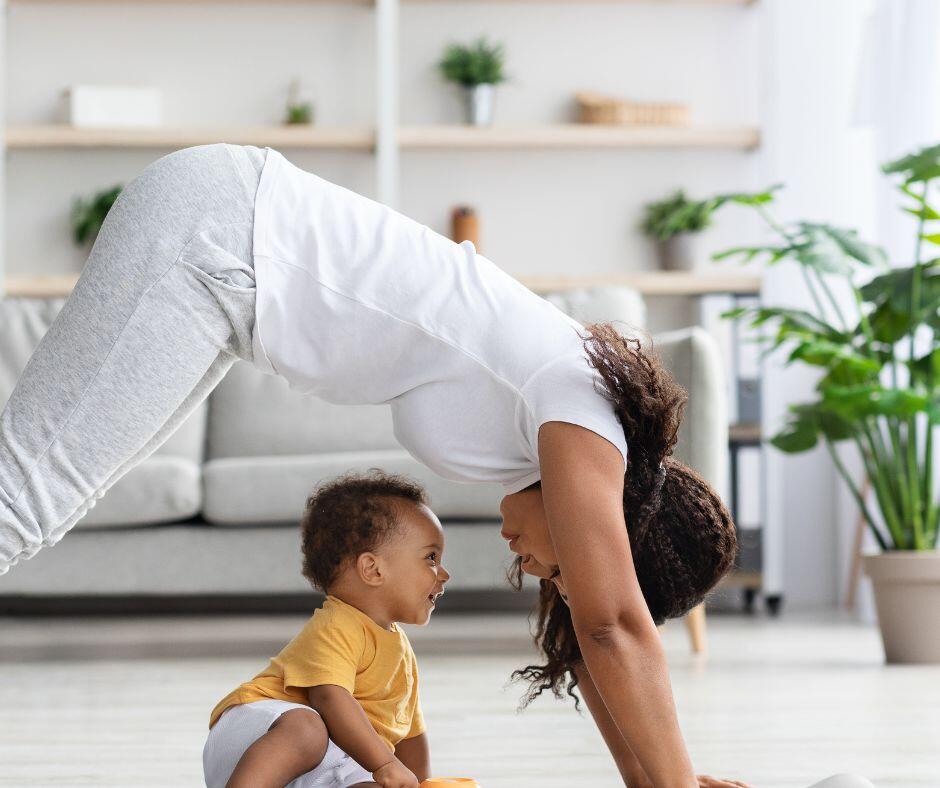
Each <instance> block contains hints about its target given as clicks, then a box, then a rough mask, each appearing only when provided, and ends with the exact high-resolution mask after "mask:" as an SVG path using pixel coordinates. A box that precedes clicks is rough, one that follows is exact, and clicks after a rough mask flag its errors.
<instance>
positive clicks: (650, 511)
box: [509, 323, 737, 708]
mask: <svg viewBox="0 0 940 788" xmlns="http://www.w3.org/2000/svg"><path fill="white" fill-rule="evenodd" d="M586 330H587V336H586V337H585V338H584V343H585V350H586V352H587V356H588V359H589V361H590V363H591V366H593V367H594V368H595V369H596V370H597V372H598V373H599V374H600V377H601V379H602V381H603V387H604V393H605V394H606V396H607V397H608V398H609V399H610V400H611V401H612V402H613V405H614V410H615V412H616V414H617V418H618V419H619V421H620V423H621V424H622V425H623V432H624V436H625V437H626V442H627V469H626V474H625V477H624V491H623V513H624V518H625V520H626V524H627V533H628V535H629V538H630V551H631V553H632V555H633V565H634V567H635V569H636V575H637V579H638V580H639V584H640V588H641V589H642V591H643V597H644V598H645V600H646V604H647V606H648V607H649V611H650V615H651V616H652V618H653V621H654V622H655V623H656V625H657V626H658V625H659V624H662V623H663V622H664V621H665V620H666V619H669V618H676V617H678V616H682V615H684V614H685V613H687V612H688V611H689V610H691V609H692V608H693V607H695V606H696V605H698V604H699V603H700V602H701V601H702V600H703V599H704V597H705V595H706V593H707V592H708V591H709V590H710V589H711V588H713V587H714V585H715V584H716V583H717V582H718V581H719V580H720V579H721V578H722V577H723V576H724V574H725V573H726V572H727V571H728V570H729V569H730V568H731V566H732V565H733V563H734V560H735V557H736V555H737V537H736V535H735V527H734V522H733V521H732V519H731V515H730V514H729V512H728V509H727V508H726V507H725V505H724V503H723V502H722V500H721V497H720V496H719V495H718V493H716V492H715V490H713V489H712V487H711V486H710V485H709V484H708V482H706V481H705V480H704V479H703V478H702V477H701V476H700V475H699V474H698V473H696V472H695V471H694V470H692V469H691V468H689V467H687V466H685V465H683V464H682V463H680V462H679V461H678V460H676V459H674V458H673V457H672V456H671V454H672V451H673V449H674V448H675V445H676V441H677V440H678V432H679V425H680V423H681V421H682V413H683V409H684V408H685V405H686V402H687V401H688V394H687V393H686V391H685V389H683V388H682V387H681V386H680V385H679V384H678V383H676V381H675V380H674V379H673V377H672V376H671V375H670V374H669V372H668V371H667V370H666V369H665V368H664V367H663V365H662V361H661V360H660V359H659V358H658V356H656V355H653V354H652V353H651V352H649V351H647V350H643V348H642V347H641V344H640V340H639V339H636V338H628V337H626V336H623V335H622V334H621V333H620V332H619V331H618V330H617V329H616V328H614V326H613V325H611V324H610V323H600V324H595V325H590V326H587V327H586ZM509 581H510V583H511V584H512V585H513V587H515V588H516V590H521V588H522V559H521V558H517V559H516V560H515V561H514V562H513V566H512V567H511V569H510V576H509ZM539 585H540V592H539V602H538V624H537V627H536V632H535V635H534V637H535V642H536V644H537V645H538V646H539V648H540V650H541V652H542V653H543V655H544V657H545V659H546V663H545V664H544V665H529V666H527V667H525V668H523V669H521V670H517V671H514V672H513V674H512V679H513V680H518V679H520V678H522V679H526V680H528V681H529V682H530V686H529V690H528V692H527V693H526V695H525V696H524V698H523V700H522V705H521V708H524V707H525V706H528V704H529V703H531V702H532V701H533V700H535V698H537V697H538V696H539V695H541V694H542V692H543V691H545V690H547V689H550V690H551V691H552V693H553V694H554V695H555V697H556V698H559V699H561V698H562V692H563V691H567V693H568V695H570V696H571V697H572V698H574V700H575V708H578V698H577V696H576V695H575V694H574V693H573V692H572V690H573V689H574V688H575V687H576V686H577V684H578V677H577V674H576V673H575V668H576V667H579V666H581V664H582V658H581V649H580V647H579V646H578V640H577V637H576V636H575V631H574V625H573V623H572V620H571V612H570V610H569V609H568V604H567V603H566V602H565V601H564V600H563V599H562V597H561V594H560V592H559V591H558V588H557V587H556V586H555V584H554V583H553V582H552V581H551V580H540V581H539Z"/></svg>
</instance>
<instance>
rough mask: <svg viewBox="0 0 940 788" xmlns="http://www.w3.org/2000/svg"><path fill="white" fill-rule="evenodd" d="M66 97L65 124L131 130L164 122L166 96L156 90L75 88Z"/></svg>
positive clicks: (119, 86) (90, 86)
mask: <svg viewBox="0 0 940 788" xmlns="http://www.w3.org/2000/svg"><path fill="white" fill-rule="evenodd" d="M65 96H66V121H67V122H68V123H71V124H72V125H73V126H83V127H91V128H128V127H141V126H159V125H161V124H162V123H163V95H162V93H161V92H160V90H158V89H157V88H148V87H135V86H122V85H72V86H71V87H69V88H67V89H66V91H65Z"/></svg>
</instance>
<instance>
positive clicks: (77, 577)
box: [0, 288, 728, 612]
mask: <svg viewBox="0 0 940 788" xmlns="http://www.w3.org/2000/svg"><path fill="white" fill-rule="evenodd" d="M550 298H551V300H553V301H554V302H555V303H556V305H558V306H559V307H560V308H562V309H565V310H566V311H568V312H569V313H570V314H572V315H573V316H574V317H576V318H577V319H579V320H582V321H584V322H588V321H590V320H596V319H623V320H626V321H627V322H628V323H630V324H633V325H641V324H642V323H643V318H644V313H643V305H642V300H641V299H639V297H638V296H637V294H636V293H634V292H633V291H630V290H627V289H624V288H619V289H617V288H607V289H599V290H595V291H582V292H580V293H567V294H559V295H555V296H552V297H550ZM62 303H63V300H62V299H16V298H11V299H6V300H0V402H4V403H5V402H6V400H7V398H8V397H9V394H10V392H11V391H12V389H13V386H14V385H15V383H16V380H17V377H18V376H19V374H20V373H21V372H22V370H23V368H24V367H25V365H26V362H27V360H28V359H29V356H30V354H31V353H32V351H33V349H34V348H35V346H36V345H37V344H38V342H39V340H40V338H41V337H42V335H43V333H44V332H45V331H46V329H47V328H48V327H49V325H50V324H51V322H52V320H53V319H54V317H55V315H56V313H57V312H58V310H59V308H60V307H61V305H62ZM654 341H655V345H656V348H657V349H658V350H659V352H660V353H661V354H662V356H663V357H664V359H665V361H666V363H667V366H668V367H669V368H670V369H671V371H672V372H673V374H674V375H675V376H676V378H677V379H678V381H679V382H680V383H681V384H682V385H683V386H684V387H685V388H686V389H687V390H688V391H689V393H690V395H691V396H690V403H689V406H688V408H687V411H686V418H685V421H684V423H683V426H682V429H681V432H680V441H679V445H678V448H677V456H678V457H679V458H680V459H682V460H683V461H685V462H687V463H688V464H690V465H692V466H693V467H695V468H697V469H698V470H699V471H700V472H701V473H702V474H703V475H704V476H705V477H706V478H707V479H709V480H710V481H711V482H712V483H713V484H715V485H716V486H717V487H718V488H719V489H721V490H723V489H724V484H725V479H724V474H725V465H726V451H727V428H728V427H727V422H728V420H727V416H726V406H725V391H724V378H723V373H722V364H721V358H720V354H719V352H718V348H717V344H716V342H715V341H714V339H713V338H712V337H711V336H710V335H708V334H707V333H706V332H704V331H703V330H702V329H700V328H696V327H692V328H686V329H681V330H678V331H673V332H669V333H666V334H661V335H659V336H656V337H654ZM371 467H381V468H383V469H386V470H389V471H394V472H400V473H406V474H409V475H411V476H414V477H416V478H417V479H419V480H420V481H421V482H423V483H424V484H425V485H426V486H427V488H428V490H429V492H430V496H431V500H432V505H433V507H434V509H435V511H436V512H437V513H438V515H439V516H440V517H441V520H442V521H443V522H444V524H445V530H446V536H447V545H446V552H445V563H446V565H447V566H448V569H449V571H450V572H451V575H452V580H451V582H450V584H449V586H448V592H449V593H448V595H445V602H446V604H449V605H455V606H460V605H463V606H467V605H470V606H474V607H486V606H492V605H494V604H495V605H498V606H511V605H513V604H528V603H529V602H530V601H531V591H532V589H534V588H535V584H534V583H533V582H531V578H527V581H528V584H527V586H526V588H527V589H528V590H529V592H530V593H529V594H528V595H526V594H523V595H518V594H513V593H512V592H511V590H510V589H509V587H508V584H507V583H506V568H507V567H508V566H509V564H510V560H511V555H510V553H509V552H508V550H507V548H506V545H505V542H504V541H503V540H502V539H501V538H500V536H499V530H500V523H499V514H498V504H499V498H500V488H499V487H498V486H497V485H464V484H456V483H453V482H449V481H446V480H444V479H441V478H440V477H437V476H435V475H434V474H433V473H431V472H430V471H429V470H427V469H426V468H425V467H424V466H422V465H420V464H419V463H417V462H416V461H415V460H414V459H412V458H411V457H410V456H409V455H408V454H407V453H406V452H405V451H404V450H403V449H402V448H401V447H400V446H399V445H398V444H397V443H396V441H395V439H394V437H393V435H392V425H391V419H390V415H389V409H388V408H387V407H384V406H336V405H331V404H328V403H325V402H322V401H320V400H317V399H314V398H311V397H302V396H299V395H297V394H296V393H295V392H291V391H290V390H289V389H288V388H287V386H286V384H285V383H284V381H283V380H281V379H279V378H275V377H271V376H266V375H262V374H260V373H259V372H257V371H256V370H255V369H254V368H253V367H252V366H251V365H250V364H247V363H244V362H238V363H237V364H236V365H235V366H234V367H233V368H232V369H231V370H230V372H229V374H228V375H227V376H226V378H225V379H224V380H223V381H222V383H221V384H220V385H219V386H218V387H217V388H216V389H215V391H214V392H213V393H212V394H211V395H210V397H209V398H208V400H207V401H206V402H204V403H203V404H202V405H200V407H199V408H198V409H197V410H196V411H195V412H194V413H193V414H192V415H191V417H190V418H189V419H188V420H187V421H186V422H185V423H184V424H183V425H182V426H181V427H180V429H179V430H178V431H177V432H176V433H175V434H174V435H173V436H172V437H171V438H170V440H169V441H168V442H167V443H165V444H164V445H163V446H161V447H160V448H159V449H158V450H157V451H156V452H155V453H154V454H153V455H151V456H150V457H149V458H147V459H146V460H145V461H144V462H142V463H141V464H140V465H138V466H137V467H135V468H134V469H132V470H131V471H130V472H129V473H128V474H127V475H125V476H124V477H122V478H121V479H120V480H119V481H118V482H117V483H116V484H115V485H114V486H113V487H112V488H111V490H110V491H109V492H108V493H107V494H106V495H105V496H104V497H103V498H102V499H101V500H100V501H99V502H98V504H97V505H96V506H95V507H94V508H93V509H91V510H90V511H89V512H88V514H87V515H86V516H85V518H84V519H83V520H82V521H80V522H79V523H78V524H77V525H76V526H75V528H74V529H73V531H72V532H71V533H69V534H67V535H66V536H65V538H64V539H63V540H62V541H61V542H60V543H59V544H58V545H56V546H55V547H52V548H45V549H44V550H42V551H40V552H39V554H38V555H36V556H35V557H34V558H33V559H31V560H29V561H23V562H21V563H19V564H18V565H17V566H16V567H14V568H13V569H12V570H11V571H10V572H8V573H7V574H6V575H3V576H0V611H6V612H16V611H19V610H28V611H35V610H42V609H54V610H60V609H65V608H69V607H72V606H74V605H75V604H78V607H80V608H86V607H89V606H90V607H91V609H93V610H94V609H106V608H109V607H111V608H114V607H117V608H122V609H123V608H127V607H128V606H131V607H134V606H139V605H141V604H143V605H145V606H147V607H150V608H156V609H170V608H173V607H175V606H178V605H179V604H183V606H185V605H187V604H194V605H195V606H196V607H199V608H205V607H207V606H208V607H214V608H223V609H246V608H250V607H257V606H259V605H260V606H262V607H264V606H266V605H267V606H268V608H269V609H270V607H271V606H273V607H293V606H295V604H294V603H293V602H292V600H296V599H305V600H306V601H304V602H302V603H301V604H308V603H309V596H310V589H309V586H308V585H307V583H306V581H305V580H304V578H303V577H302V576H301V574H300V552H299V538H298V532H297V527H296V523H297V521H298V518H299V516H300V513H301V511H302V510H303V507H304V504H305V501H306V497H307V495H308V494H309V493H310V491H311V490H312V489H313V487H314V486H315V485H316V483H317V482H318V481H320V480H322V479H325V478H328V477H331V476H334V475H337V474H340V473H343V472H345V471H348V470H354V469H360V470H362V469H368V468H371ZM527 596H528V599H527V600H526V597H527ZM461 599H462V600H463V602H461V601H460V600H461ZM514 600H516V601H514ZM95 602H96V603H97V604H94V603H95ZM44 604H45V607H44Z"/></svg>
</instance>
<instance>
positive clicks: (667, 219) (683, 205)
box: [640, 189, 721, 241]
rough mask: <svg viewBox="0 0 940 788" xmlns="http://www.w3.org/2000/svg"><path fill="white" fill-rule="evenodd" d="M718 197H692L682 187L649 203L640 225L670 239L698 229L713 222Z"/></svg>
mask: <svg viewBox="0 0 940 788" xmlns="http://www.w3.org/2000/svg"><path fill="white" fill-rule="evenodd" d="M718 199H721V198H717V199H712V200H690V199H688V198H687V197H686V196H685V192H683V191H682V190H681V189H680V190H679V191H677V192H674V193H673V194H672V195H670V196H669V197H667V198H666V199H664V200H658V201H656V202H651V203H647V204H646V206H645V211H646V212H645V214H644V216H643V221H642V223H641V225H640V227H641V229H642V230H643V232H644V233H646V235H648V236H649V237H650V238H655V239H657V240H659V241H668V240H669V239H670V238H672V237H673V236H674V235H678V234H679V233H697V232H700V231H702V230H704V229H705V228H706V227H708V226H709V225H710V224H711V219H712V214H713V213H714V212H715V209H716V208H717V207H718V205H719V204H720V203H719V202H718Z"/></svg>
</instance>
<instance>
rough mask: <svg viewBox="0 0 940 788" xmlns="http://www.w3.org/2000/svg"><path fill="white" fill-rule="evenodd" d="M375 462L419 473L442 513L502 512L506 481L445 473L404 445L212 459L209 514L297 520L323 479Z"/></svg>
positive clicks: (222, 518) (206, 474) (215, 519)
mask: <svg viewBox="0 0 940 788" xmlns="http://www.w3.org/2000/svg"><path fill="white" fill-rule="evenodd" d="M370 468H381V469H382V470H384V471H387V472H389V473H402V474H406V475H407V476H410V477H411V478H413V479H416V480H417V481H418V482H420V483H421V484H423V485H424V486H425V488H426V489H427V491H428V495H429V497H430V499H431V508H432V509H434V511H435V513H436V514H437V515H438V517H441V518H442V519H443V518H451V519H453V518H479V517H484V518H486V519H489V520H494V519H496V518H498V517H499V501H500V498H501V496H502V487H501V486H500V485H498V484H457V483H455V482H451V481H448V480H446V479H442V478H441V477H440V476H437V475H436V474H434V473H433V472H431V471H430V470H429V469H428V468H427V467H426V466H424V465H422V464H421V463H419V462H418V461H417V460H415V459H414V458H413V457H411V455H409V454H408V453H407V452H405V451H404V450H403V449H379V450H375V451H359V452H329V453H325V454H305V455H285V456H280V457H270V456H269V457H229V458H224V459H215V460H208V461H207V462H206V464H205V466H204V468H203V480H204V485H205V490H204V496H205V504H204V507H203V517H204V518H205V519H206V520H207V521H208V522H210V523H214V524H217V525H257V524H259V523H284V522H292V523H296V522H297V521H298V520H299V519H300V515H301V514H302V513H303V510H304V506H305V505H306V502H307V497H308V496H309V495H310V493H311V492H312V491H313V490H314V488H315V487H316V486H317V485H318V484H319V483H320V482H323V481H325V480H327V479H331V478H333V477H335V476H339V475H341V474H344V473H348V472H350V471H356V472H363V471H367V470H369V469H370ZM481 513H482V514H481Z"/></svg>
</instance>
